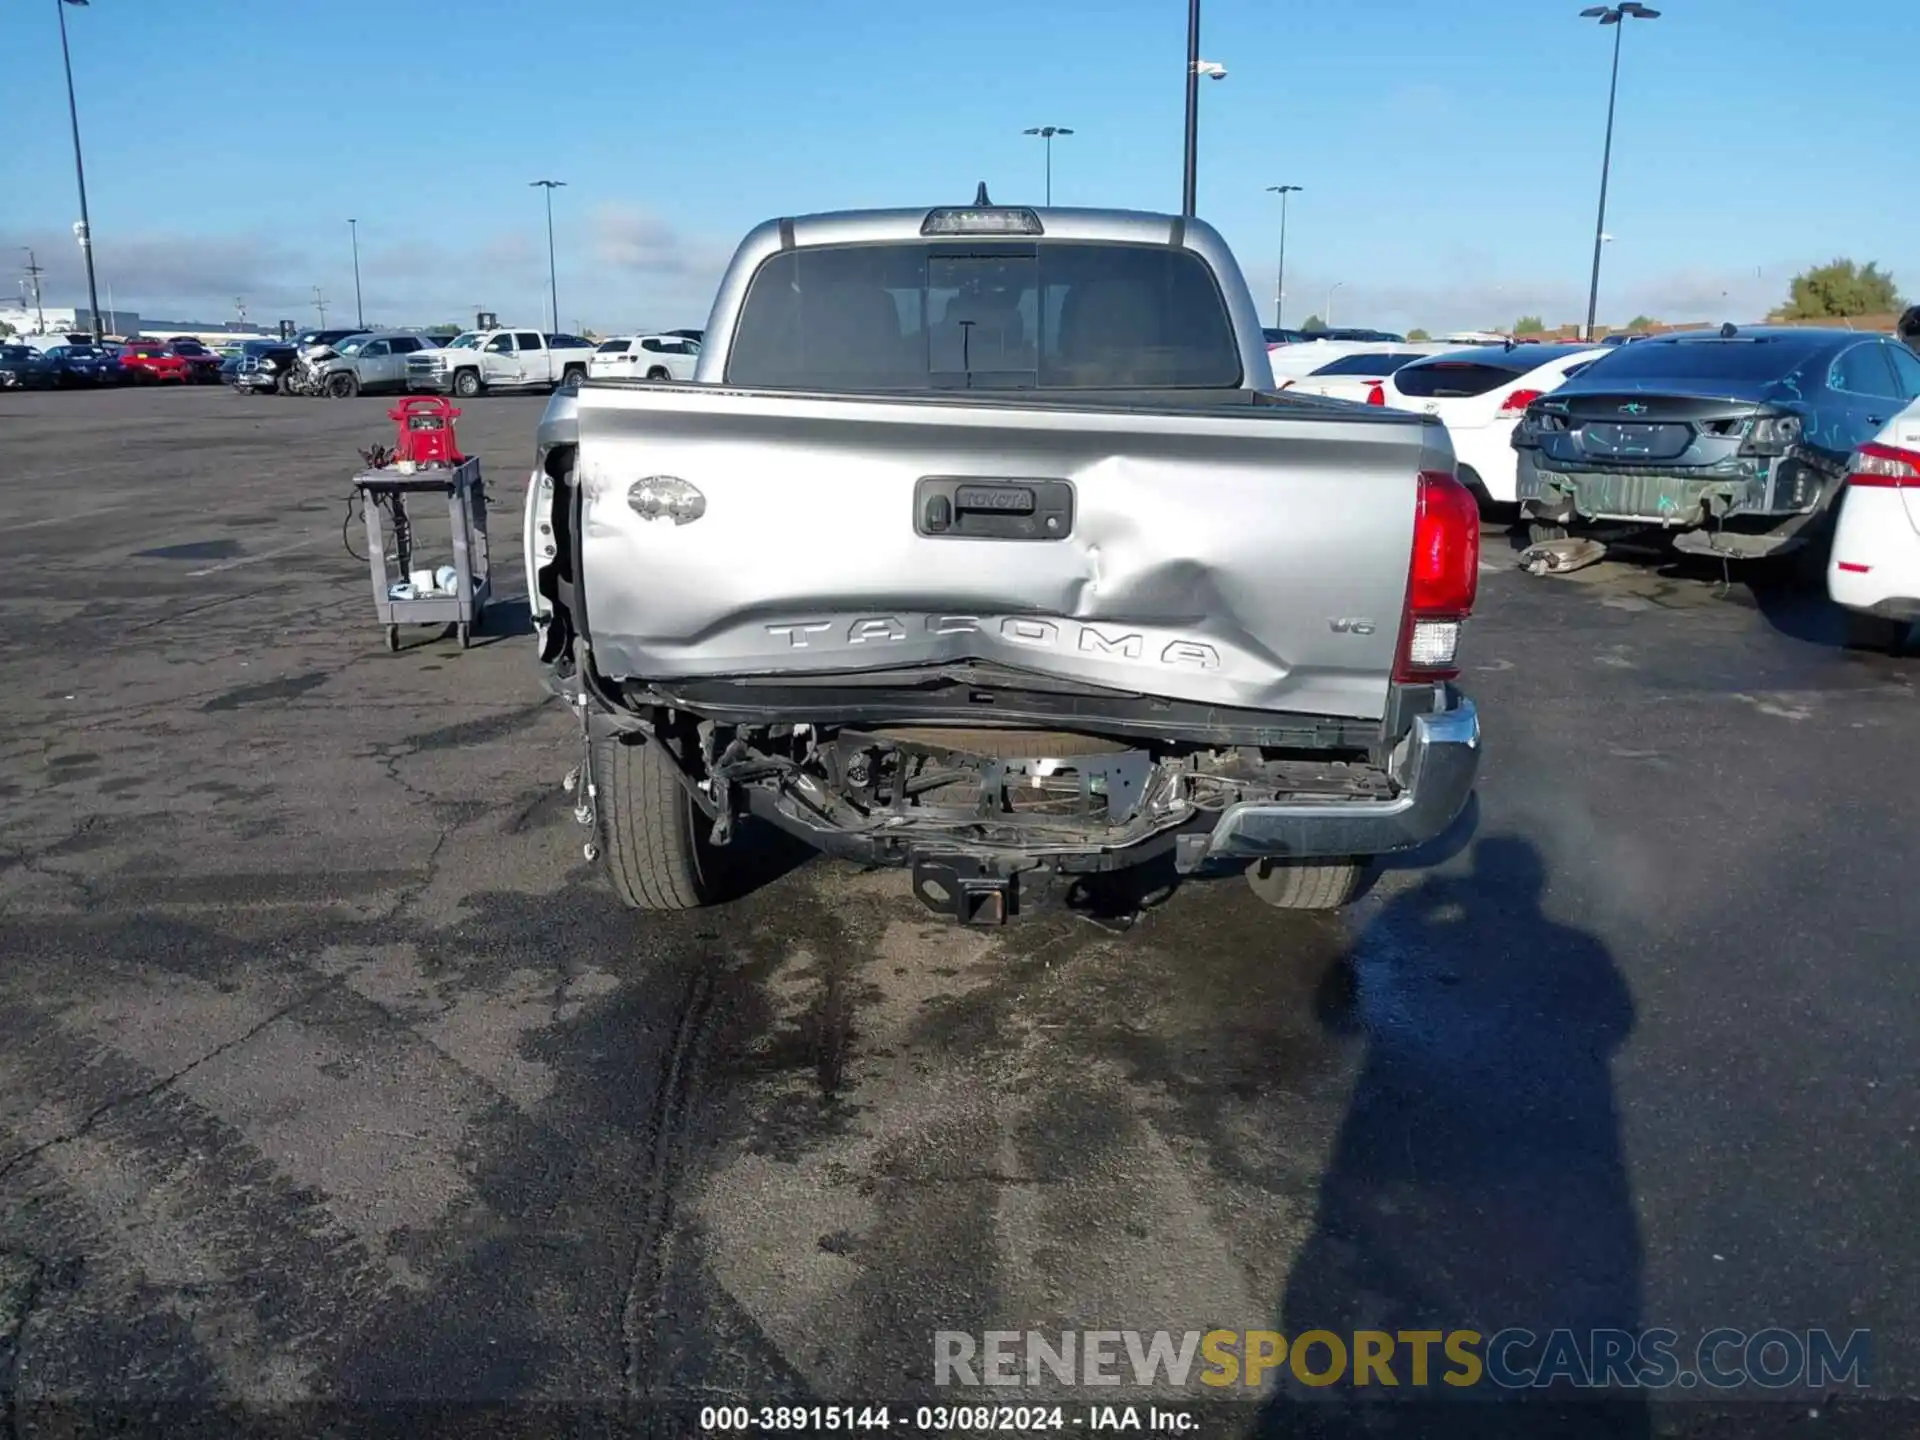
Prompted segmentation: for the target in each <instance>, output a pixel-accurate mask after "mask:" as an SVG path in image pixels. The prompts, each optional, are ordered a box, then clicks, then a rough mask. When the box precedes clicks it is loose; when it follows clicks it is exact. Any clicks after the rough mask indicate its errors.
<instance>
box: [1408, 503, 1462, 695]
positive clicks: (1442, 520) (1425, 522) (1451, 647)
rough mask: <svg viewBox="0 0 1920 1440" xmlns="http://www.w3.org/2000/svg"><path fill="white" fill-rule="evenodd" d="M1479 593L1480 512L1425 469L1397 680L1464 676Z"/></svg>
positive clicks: (1414, 538)
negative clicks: (1459, 658)
mask: <svg viewBox="0 0 1920 1440" xmlns="http://www.w3.org/2000/svg"><path fill="white" fill-rule="evenodd" d="M1479 589H1480V507H1479V506H1478V505H1477V504H1476V503H1475V502H1474V498H1473V495H1472V493H1471V492H1470V491H1469V490H1468V489H1467V487H1466V486H1464V485H1462V484H1461V483H1460V482H1459V481H1458V480H1456V479H1455V478H1454V477H1453V476H1452V475H1451V474H1449V473H1447V472H1445V471H1441V470H1423V471H1421V472H1420V488H1419V497H1418V500H1417V502H1416V509H1415V513H1414V521H1413V557H1412V560H1411V561H1410V563H1409V566H1408V571H1407V613H1406V616H1405V618H1404V620H1403V622H1402V624H1401V626H1400V651H1399V654H1398V655H1397V656H1395V658H1394V663H1393V678H1394V679H1396V680H1406V681H1413V682H1421V681H1431V680H1451V679H1452V678H1453V677H1454V676H1455V675H1458V674H1459V673H1460V670H1459V667H1458V666H1457V665H1456V664H1455V663H1454V655H1455V651H1456V650H1457V649H1458V647H1459V642H1460V622H1461V621H1463V620H1465V619H1466V618H1467V616H1468V615H1470V614H1472V613H1473V602H1474V598H1475V596H1476V595H1477V594H1478V593H1479Z"/></svg>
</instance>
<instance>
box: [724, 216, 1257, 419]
mask: <svg viewBox="0 0 1920 1440" xmlns="http://www.w3.org/2000/svg"><path fill="white" fill-rule="evenodd" d="M727 378H728V380H730V381H732V382H734V383H736V384H745V385H762V386H768V387H774V388H778V387H801V388H818V389H835V388H847V389H875V390H939V389H1012V390H1021V389H1137V388H1149V387H1151V388H1167V389H1175V388H1180V389H1219V388H1231V387H1235V386H1238V385H1239V383H1240V378H1241V372H1240V355H1239V348H1238V346H1237V345H1236V344H1235V343H1234V338H1233V327H1232V324H1231V322H1230V321H1229V319H1228V316H1227V307H1226V302H1225V301H1224V300H1223V299H1222V298H1221V295H1220V290H1219V287H1218V285H1217V284H1216V283H1215V282H1214V279H1213V274H1212V272H1211V271H1210V270H1209V269H1208V268H1207V265H1206V263H1205V261H1203V260H1202V259H1200V257H1199V256H1197V255H1194V254H1191V253H1190V252H1187V251H1182V250H1175V249H1172V248H1170V247H1168V246H1164V245H1129V244H1114V243H1105V244H1102V243H1081V242H1074V241H1051V242H1038V243H1036V242H1031V241H1029V242H1023V243H1015V244H1007V243H994V242H987V241H976V242H972V243H968V242H965V241H960V242H949V243H938V242H936V243H927V242H920V243H906V244H880V245H839V246H817V247H812V248H807V249H800V250H792V251H786V252H783V253H782V254H779V255H775V256H773V257H771V258H770V259H768V260H766V261H765V262H764V263H762V265H761V266H760V269H759V271H758V272H757V273H756V274H755V276H754V278H753V283H752V285H751V287H750V288H749V290H748V292H747V299H746V303H745V304H744V305H743V306H742V308H741V313H740V323H739V328H738V330H737V331H736V332H735V336H734V344H733V352H732V354H731V356H730V357H729V359H728V364H727Z"/></svg>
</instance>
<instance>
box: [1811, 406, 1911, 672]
mask: <svg viewBox="0 0 1920 1440" xmlns="http://www.w3.org/2000/svg"><path fill="white" fill-rule="evenodd" d="M1838 506H1839V513H1838V514H1837V515H1836V516H1835V517H1834V523H1833V550H1832V553H1831V554H1830V555H1829V556H1828V557H1827V593H1828V594H1829V595H1831V596H1832V597H1833V599H1834V603H1835V604H1838V605H1844V606H1845V607H1846V609H1847V621H1848V624H1847V643H1848V644H1849V645H1851V646H1853V647H1855V648H1857V649H1866V650H1898V649H1899V648H1900V647H1901V646H1902V645H1903V644H1905V643H1906V640H1907V635H1908V632H1909V631H1911V630H1912V628H1913V622H1914V621H1915V620H1916V619H1920V400H1916V401H1915V402H1914V403H1913V404H1911V405H1909V406H1908V407H1907V408H1906V409H1905V410H1902V411H1901V412H1900V413H1899V414H1898V415H1896V416H1894V417H1893V420H1892V422H1891V423H1890V424H1889V425H1888V426H1887V428H1886V429H1884V430H1882V431H1881V432H1880V433H1879V435H1878V436H1876V437H1875V438H1874V439H1873V440H1872V441H1870V442H1869V443H1867V444H1865V445H1862V446H1861V447H1860V448H1859V449H1858V450H1856V451H1854V453H1853V460H1852V462H1851V464H1849V465H1848V467H1847V483H1846V484H1845V486H1843V487H1842V489H1841V491H1840V499H1839V501H1838Z"/></svg>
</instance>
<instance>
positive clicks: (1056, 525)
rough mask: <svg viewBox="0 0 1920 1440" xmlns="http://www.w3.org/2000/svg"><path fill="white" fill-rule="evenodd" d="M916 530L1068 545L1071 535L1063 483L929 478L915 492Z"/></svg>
mask: <svg viewBox="0 0 1920 1440" xmlns="http://www.w3.org/2000/svg"><path fill="white" fill-rule="evenodd" d="M913 527H914V529H915V530H917V531H918V532H919V533H920V534H922V535H925V536H928V537H929V538H952V539H974V540H1064V539H1066V538H1067V537H1068V536H1069V535H1071V534H1072V533H1073V486H1072V485H1070V484H1069V483H1068V482H1067V481H1065V480H1003V479H998V478H987V477H983V476H979V477H977V476H971V475H927V476H923V477H922V478H921V480H920V481H919V483H917V484H916V485H915V486H914V487H913Z"/></svg>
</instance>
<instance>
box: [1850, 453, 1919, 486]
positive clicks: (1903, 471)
mask: <svg viewBox="0 0 1920 1440" xmlns="http://www.w3.org/2000/svg"><path fill="white" fill-rule="evenodd" d="M1847 483H1848V484H1849V485H1865V486H1869V487H1872V488H1875V489H1880V490H1920V450H1903V449H1902V448H1901V447H1900V446H1898V445H1881V444H1879V443H1877V442H1869V443H1868V444H1865V445H1862V446H1861V447H1860V448H1859V449H1858V450H1856V451H1854V452H1853V463H1852V464H1851V465H1849V466H1848V467H1847Z"/></svg>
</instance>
